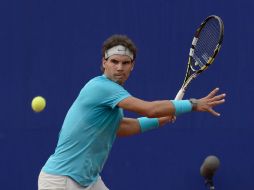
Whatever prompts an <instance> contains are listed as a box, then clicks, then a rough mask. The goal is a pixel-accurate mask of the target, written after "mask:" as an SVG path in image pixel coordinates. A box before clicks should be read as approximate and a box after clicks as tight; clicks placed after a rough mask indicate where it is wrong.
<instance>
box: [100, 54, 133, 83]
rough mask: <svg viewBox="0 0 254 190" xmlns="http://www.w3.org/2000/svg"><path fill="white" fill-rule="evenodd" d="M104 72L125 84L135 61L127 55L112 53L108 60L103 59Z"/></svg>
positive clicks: (110, 77) (111, 78) (115, 80)
mask: <svg viewBox="0 0 254 190" xmlns="http://www.w3.org/2000/svg"><path fill="white" fill-rule="evenodd" d="M102 64H103V67H104V69H105V70H104V74H105V75H106V76H107V77H108V78H109V79H110V80H112V81H114V82H116V83H118V84H120V85H123V84H124V82H125V81H126V80H127V79H128V77H129V75H130V73H131V71H132V69H133V66H134V62H133V61H132V60H131V58H130V57H129V56H127V55H112V56H110V57H109V58H108V59H107V60H105V59H103V63H102Z"/></svg>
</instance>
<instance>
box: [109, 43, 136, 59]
mask: <svg viewBox="0 0 254 190" xmlns="http://www.w3.org/2000/svg"><path fill="white" fill-rule="evenodd" d="M112 55H127V56H129V57H130V58H131V59H132V60H133V53H132V52H131V51H130V50H129V49H128V48H127V47H124V46H123V45H117V46H114V47H112V48H110V49H108V50H107V51H106V52H105V59H108V58H109V57H110V56H112Z"/></svg>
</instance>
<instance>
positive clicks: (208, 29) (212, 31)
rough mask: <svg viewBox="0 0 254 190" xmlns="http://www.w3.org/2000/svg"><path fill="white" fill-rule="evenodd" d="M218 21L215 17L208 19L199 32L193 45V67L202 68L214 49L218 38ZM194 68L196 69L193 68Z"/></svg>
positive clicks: (219, 29)
mask: <svg viewBox="0 0 254 190" xmlns="http://www.w3.org/2000/svg"><path fill="white" fill-rule="evenodd" d="M220 31H221V28H220V23H219V21H218V20H217V19H210V20H209V21H208V22H207V23H206V24H205V26H204V27H203V28H202V30H201V31H200V33H199V36H198V41H197V44H196V46H195V51H194V54H193V58H194V60H195V63H194V65H192V66H193V67H200V68H202V67H203V66H204V65H205V64H206V63H207V62H208V60H209V59H210V57H212V56H213V54H214V50H215V49H216V47H217V44H218V43H219V40H220ZM195 70H196V69H195Z"/></svg>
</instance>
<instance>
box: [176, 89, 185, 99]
mask: <svg viewBox="0 0 254 190" xmlns="http://www.w3.org/2000/svg"><path fill="white" fill-rule="evenodd" d="M184 93H185V90H184V89H182V88H181V89H180V90H179V91H178V93H177V95H176V97H175V100H182V99H183V96H184Z"/></svg>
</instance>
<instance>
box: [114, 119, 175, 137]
mask: <svg viewBox="0 0 254 190" xmlns="http://www.w3.org/2000/svg"><path fill="white" fill-rule="evenodd" d="M172 119H173V117H161V118H159V124H160V126H162V125H164V124H166V123H168V122H170V121H172ZM138 133H141V130H140V126H139V122H138V120H137V119H133V118H126V117H125V118H123V120H122V121H121V123H120V127H119V129H118V131H117V136H118V137H126V136H130V135H135V134H138Z"/></svg>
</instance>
